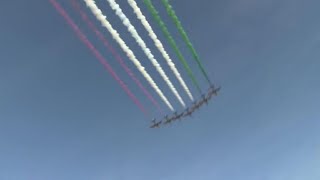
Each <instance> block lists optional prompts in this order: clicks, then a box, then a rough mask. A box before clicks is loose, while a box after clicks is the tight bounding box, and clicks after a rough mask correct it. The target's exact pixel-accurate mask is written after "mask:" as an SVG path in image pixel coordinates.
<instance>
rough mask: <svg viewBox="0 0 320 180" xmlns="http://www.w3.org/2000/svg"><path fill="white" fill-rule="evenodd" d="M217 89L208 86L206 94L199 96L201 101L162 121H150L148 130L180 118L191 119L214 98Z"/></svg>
mask: <svg viewBox="0 0 320 180" xmlns="http://www.w3.org/2000/svg"><path fill="white" fill-rule="evenodd" d="M219 90H220V87H219V88H215V87H214V86H210V88H209V90H208V93H207V94H203V95H202V96H201V99H200V100H199V101H195V102H193V104H192V106H191V107H188V108H186V109H185V110H184V111H182V112H181V113H178V112H174V113H173V115H172V116H170V117H169V115H166V116H165V117H164V118H163V120H160V121H156V119H153V120H152V125H151V126H150V128H159V127H160V126H161V125H162V124H164V125H166V124H170V123H171V122H172V121H176V120H181V118H184V117H187V116H190V117H192V114H193V112H195V111H196V110H197V109H199V108H200V107H201V106H203V105H204V104H206V105H208V102H209V100H210V99H211V98H212V96H216V95H217V93H218V91H219Z"/></svg>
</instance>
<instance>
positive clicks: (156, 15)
mask: <svg viewBox="0 0 320 180" xmlns="http://www.w3.org/2000/svg"><path fill="white" fill-rule="evenodd" d="M144 3H145V4H146V6H147V8H148V10H149V11H150V13H151V14H152V16H153V18H154V20H155V21H156V22H157V24H158V25H159V26H160V28H161V31H162V32H163V34H164V35H165V37H166V38H167V40H168V41H169V44H170V46H171V47H172V48H173V50H174V52H175V53H176V54H177V56H178V59H179V60H180V62H181V63H182V64H183V67H184V68H185V69H186V71H187V73H188V75H189V77H190V78H191V80H192V82H193V84H194V85H195V86H196V87H197V89H198V91H199V92H200V94H202V93H201V88H200V86H199V84H198V82H197V80H196V79H195V77H194V75H193V73H192V71H191V69H190V67H189V65H188V63H187V61H186V60H185V59H184V57H183V55H182V53H181V52H180V50H179V48H178V46H177V43H176V42H175V40H174V39H173V37H172V36H171V34H170V32H169V30H168V28H167V27H166V25H165V24H164V22H163V21H162V19H161V17H160V16H159V13H158V11H157V10H156V8H155V7H154V6H153V4H152V2H151V0H144Z"/></svg>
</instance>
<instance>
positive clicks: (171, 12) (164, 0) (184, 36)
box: [162, 0, 211, 84]
mask: <svg viewBox="0 0 320 180" xmlns="http://www.w3.org/2000/svg"><path fill="white" fill-rule="evenodd" d="M162 4H163V5H164V6H165V8H166V10H167V13H168V14H169V16H170V17H171V19H172V21H173V22H174V24H175V25H176V27H177V28H178V31H179V33H180V35H181V36H182V39H183V41H184V42H185V43H186V44H187V47H188V48H189V50H190V51H191V54H192V56H193V58H194V59H195V60H196V62H197V64H198V66H199V68H200V69H201V71H202V74H203V75H204V76H205V77H206V79H207V81H208V82H209V84H211V81H210V79H209V76H208V75H207V73H206V71H205V70H204V68H203V65H202V64H201V61H200V58H199V56H198V54H197V52H196V50H195V49H194V48H193V46H192V43H191V41H190V40H189V38H188V35H187V33H186V31H185V30H184V29H183V27H182V25H181V22H180V21H179V19H178V17H177V15H176V13H175V12H174V10H173V8H172V6H171V5H170V4H169V0H162Z"/></svg>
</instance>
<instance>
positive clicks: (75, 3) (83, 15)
mask: <svg viewBox="0 0 320 180" xmlns="http://www.w3.org/2000/svg"><path fill="white" fill-rule="evenodd" d="M71 3H72V6H73V8H74V9H76V11H77V12H78V13H79V14H80V15H81V18H82V20H83V21H85V22H86V23H87V25H88V26H89V28H90V29H91V30H92V31H93V32H94V33H95V34H96V36H97V37H98V38H99V39H100V41H102V42H103V44H104V46H105V47H106V48H107V49H108V50H109V51H110V52H111V54H112V55H113V56H114V57H115V58H116V60H117V61H118V62H119V63H120V65H121V66H122V68H123V69H124V70H125V71H126V72H127V74H128V75H129V76H130V77H131V78H132V80H133V81H134V82H135V83H136V84H137V85H138V86H139V88H140V89H141V90H142V92H143V93H144V94H145V95H146V96H147V98H148V99H149V100H150V101H151V102H152V103H153V104H154V105H155V106H156V107H157V108H158V110H159V111H160V112H162V110H161V108H160V106H159V104H158V103H157V101H156V100H155V99H154V98H153V97H152V96H151V94H150V93H149V92H148V91H147V90H146V88H145V87H144V86H143V85H142V84H141V82H140V81H139V80H138V79H137V78H136V77H135V75H134V74H133V73H132V71H131V70H130V69H129V68H128V66H127V65H126V64H125V62H124V61H123V59H122V58H121V56H120V55H119V54H118V53H117V52H116V50H115V49H114V48H113V47H112V46H111V45H110V44H109V42H108V41H107V39H106V38H105V37H104V36H103V34H102V33H101V32H100V31H99V30H98V29H97V28H96V27H95V25H94V24H93V23H92V22H91V21H90V19H89V17H88V16H87V15H86V13H85V12H84V11H82V10H81V7H80V4H79V3H78V0H71Z"/></svg>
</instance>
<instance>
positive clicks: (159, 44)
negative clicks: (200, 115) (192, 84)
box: [128, 0, 194, 101]
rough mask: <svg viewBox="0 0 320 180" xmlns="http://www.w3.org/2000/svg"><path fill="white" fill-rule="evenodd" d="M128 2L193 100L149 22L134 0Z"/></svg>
mask: <svg viewBox="0 0 320 180" xmlns="http://www.w3.org/2000/svg"><path fill="white" fill-rule="evenodd" d="M128 3H129V5H130V6H131V7H132V9H133V11H134V13H135V14H136V15H137V17H138V19H140V21H141V23H142V25H143V26H144V28H145V29H146V30H147V31H148V33H149V36H150V37H151V39H152V40H153V42H154V44H155V46H156V47H157V48H158V50H159V51H160V52H161V54H162V56H163V57H164V59H165V60H166V61H167V64H168V66H169V67H170V68H171V70H172V72H173V73H174V75H175V76H176V78H177V79H178V81H179V82H180V84H181V86H182V87H183V89H184V90H185V92H186V93H187V94H188V96H189V98H190V99H191V100H192V101H194V99H193V96H192V94H191V92H190V90H189V88H188V86H187V85H186V83H185V81H184V80H183V78H182V77H181V75H180V73H179V71H178V70H177V68H176V67H175V64H174V63H173V62H172V60H171V58H170V56H169V55H168V53H167V52H166V50H165V49H164V47H163V45H162V43H161V41H160V40H159V39H158V37H157V35H156V33H155V32H154V31H153V29H152V27H151V26H150V24H149V22H148V21H147V19H146V17H145V16H144V15H143V14H142V12H141V10H140V8H139V7H138V5H137V3H136V1H135V0H128Z"/></svg>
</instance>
